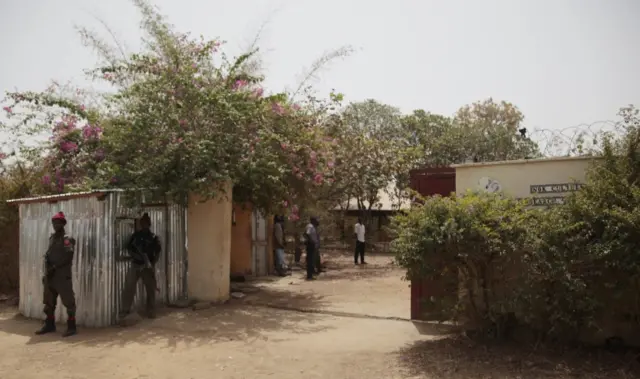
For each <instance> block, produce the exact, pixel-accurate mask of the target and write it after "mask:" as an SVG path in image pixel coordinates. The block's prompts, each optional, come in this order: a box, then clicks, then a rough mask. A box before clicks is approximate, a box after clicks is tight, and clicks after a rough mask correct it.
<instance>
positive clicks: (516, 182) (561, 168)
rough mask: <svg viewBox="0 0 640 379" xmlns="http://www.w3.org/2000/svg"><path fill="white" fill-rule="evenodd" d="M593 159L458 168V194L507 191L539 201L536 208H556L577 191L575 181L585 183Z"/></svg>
mask: <svg viewBox="0 0 640 379" xmlns="http://www.w3.org/2000/svg"><path fill="white" fill-rule="evenodd" d="M591 160H592V159H591V158H582V157H580V158H576V157H572V158H554V159H546V160H537V159H536V160H519V161H511V162H497V163H487V164H483V163H474V164H468V165H458V166H457V167H456V192H457V193H458V194H463V193H465V192H467V191H468V190H481V191H487V192H503V193H505V194H507V195H510V196H513V197H516V198H530V199H536V200H535V202H534V203H532V205H534V206H545V205H552V204H553V203H554V202H555V203H558V202H562V198H563V197H564V196H566V195H567V193H569V192H572V191H573V190H575V187H574V186H571V185H570V184H572V183H573V182H574V181H577V182H579V183H582V182H584V179H585V175H586V171H587V168H588V166H589V162H591ZM563 184H565V186H562V185H563ZM545 198H546V199H545ZM540 199H542V200H540Z"/></svg>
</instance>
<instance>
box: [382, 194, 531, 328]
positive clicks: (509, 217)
mask: <svg viewBox="0 0 640 379" xmlns="http://www.w3.org/2000/svg"><path fill="white" fill-rule="evenodd" d="M525 207H526V205H525V203H524V202H519V201H516V200H513V199H509V198H502V197H500V196H498V195H492V194H482V193H472V192H469V193H467V194H466V195H465V196H457V197H456V196H453V197H451V198H448V197H439V196H437V197H432V198H429V199H425V200H424V203H423V204H422V205H420V206H418V207H414V208H412V210H411V211H409V212H407V213H406V214H403V215H399V216H397V217H395V218H394V220H393V222H392V226H391V229H392V230H393V231H394V232H395V234H396V239H395V240H394V241H393V242H392V250H393V251H394V252H395V253H396V260H397V262H398V264H399V265H401V266H402V267H404V268H406V269H407V278H408V279H410V280H411V279H420V278H431V279H433V280H435V281H437V282H438V283H439V285H440V286H442V287H443V289H444V291H443V292H444V296H441V297H437V298H433V299H429V300H428V304H426V305H427V309H428V310H429V312H430V313H431V314H432V316H434V317H437V318H439V319H441V320H445V319H456V320H464V321H466V322H468V323H471V324H473V325H474V326H476V327H489V326H499V325H501V324H503V323H504V321H505V316H506V315H508V314H509V313H511V312H513V311H514V307H515V304H514V299H516V296H515V294H513V293H512V292H513V289H514V288H517V286H515V285H514V282H519V281H520V277H519V275H517V274H515V275H514V274H513V273H515V272H516V271H515V269H516V268H517V267H518V264H519V262H520V260H521V257H522V255H523V253H524V252H525V249H526V248H527V244H526V242H527V240H528V238H527V229H528V227H529V225H530V223H531V221H530V219H531V215H532V213H529V212H526V211H525ZM498 332H499V331H498Z"/></svg>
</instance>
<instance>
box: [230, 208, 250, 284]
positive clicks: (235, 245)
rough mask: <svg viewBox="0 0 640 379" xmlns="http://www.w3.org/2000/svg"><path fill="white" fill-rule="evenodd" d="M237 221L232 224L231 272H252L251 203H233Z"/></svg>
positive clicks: (236, 273) (238, 273)
mask: <svg viewBox="0 0 640 379" xmlns="http://www.w3.org/2000/svg"><path fill="white" fill-rule="evenodd" d="M233 210H234V211H235V213H236V222H235V224H233V225H232V226H231V274H234V275H251V274H252V261H251V258H252V254H251V248H252V237H251V217H252V212H253V209H252V207H251V206H250V205H244V206H243V205H241V204H233Z"/></svg>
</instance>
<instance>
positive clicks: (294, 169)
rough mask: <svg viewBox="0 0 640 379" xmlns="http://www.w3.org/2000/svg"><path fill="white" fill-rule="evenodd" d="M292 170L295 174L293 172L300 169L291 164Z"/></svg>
mask: <svg viewBox="0 0 640 379" xmlns="http://www.w3.org/2000/svg"><path fill="white" fill-rule="evenodd" d="M292 171H293V173H294V174H295V173H297V172H299V171H300V168H298V167H297V166H293V169H292Z"/></svg>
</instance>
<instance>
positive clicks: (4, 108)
mask: <svg viewBox="0 0 640 379" xmlns="http://www.w3.org/2000/svg"><path fill="white" fill-rule="evenodd" d="M2 110H4V111H5V112H7V113H8V114H12V113H13V109H11V107H2Z"/></svg>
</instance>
